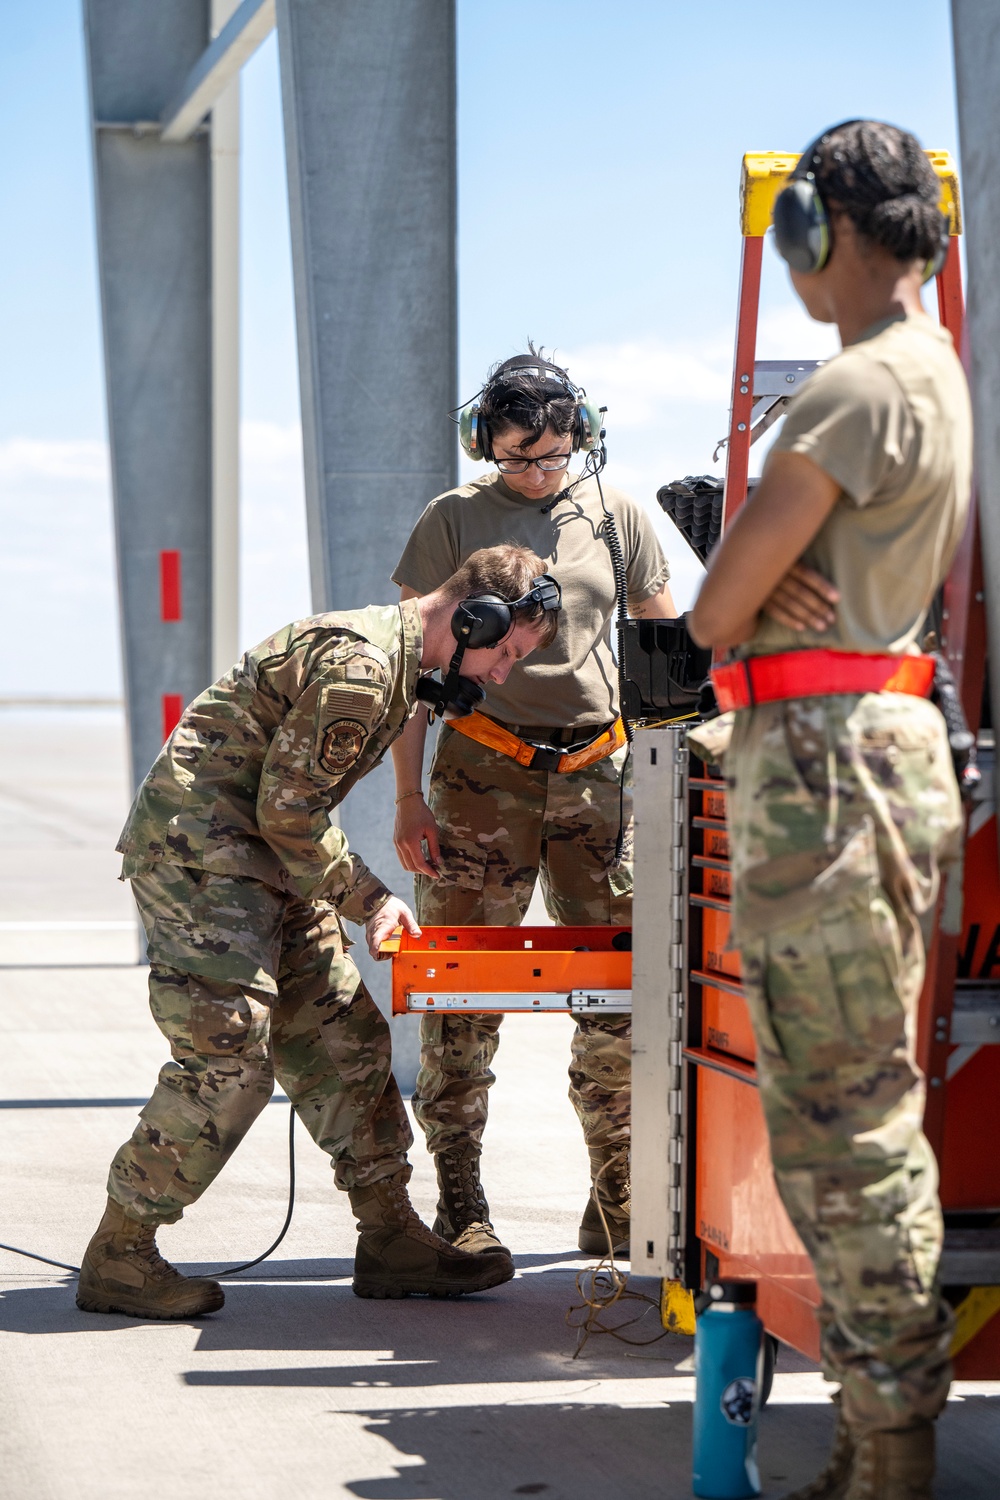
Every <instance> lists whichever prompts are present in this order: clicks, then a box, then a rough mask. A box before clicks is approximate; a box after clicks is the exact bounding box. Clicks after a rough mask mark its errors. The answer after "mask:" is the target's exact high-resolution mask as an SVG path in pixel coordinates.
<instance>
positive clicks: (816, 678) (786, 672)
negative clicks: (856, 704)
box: [710, 650, 934, 713]
mask: <svg viewBox="0 0 1000 1500" xmlns="http://www.w3.org/2000/svg"><path fill="white" fill-rule="evenodd" d="M710 675H711V678H712V686H713V687H714V688H715V696H716V699H717V701H718V704H719V707H720V709H721V710H722V711H723V713H725V712H726V710H727V709H731V708H752V707H753V705H754V704H755V703H777V702H780V701H781V700H783V699H788V698H818V697H827V696H829V695H831V694H834V693H912V694H913V695H914V696H915V697H917V698H926V697H927V696H928V695H929V694H930V692H931V689H932V688H933V686H934V658H933V657H932V656H865V655H862V653H860V652H857V651H824V650H817V651H782V652H779V653H778V654H777V655H775V656H748V657H747V658H746V659H745V660H744V661H733V662H726V663H725V665H724V666H719V667H713V668H712V671H711V674H710Z"/></svg>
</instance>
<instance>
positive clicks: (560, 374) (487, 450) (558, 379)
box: [458, 354, 604, 463]
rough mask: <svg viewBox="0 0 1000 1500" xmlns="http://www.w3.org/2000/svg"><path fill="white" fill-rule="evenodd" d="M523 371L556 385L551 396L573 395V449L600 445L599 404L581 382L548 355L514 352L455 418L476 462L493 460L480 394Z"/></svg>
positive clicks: (589, 450) (461, 438)
mask: <svg viewBox="0 0 1000 1500" xmlns="http://www.w3.org/2000/svg"><path fill="white" fill-rule="evenodd" d="M524 375H533V376H535V377H536V379H538V380H541V381H544V382H545V384H546V385H552V386H553V387H554V388H555V389H553V391H552V392H551V394H552V395H553V396H570V397H572V399H573V403H574V406H575V408H576V410H575V414H574V417H573V426H572V428H571V429H570V433H569V437H570V439H571V442H572V451H573V452H574V453H593V452H595V450H596V449H597V448H598V446H599V445H600V441H601V436H602V428H603V425H604V424H603V421H602V415H601V410H600V408H599V407H598V406H597V405H596V404H595V403H594V402H593V401H591V400H590V399H589V398H588V396H587V392H586V391H585V390H584V389H583V387H582V386H579V385H574V384H573V382H572V380H570V378H569V376H568V375H567V374H566V371H565V370H562V369H560V368H559V366H558V365H554V364H551V363H550V362H549V361H548V360H547V359H539V358H538V356H537V355H535V354H517V355H515V356H514V358H513V359H507V360H504V362H503V364H502V365H501V366H500V368H499V369H498V370H497V371H496V373H495V374H494V375H491V376H490V378H489V380H488V381H487V382H486V384H485V385H484V386H483V388H482V390H481V391H478V392H477V393H476V395H475V396H473V398H472V400H471V401H468V402H466V404H465V406H463V407H462V410H461V412H460V414H459V418H458V438H459V442H460V443H461V444H462V449H463V452H465V453H466V454H468V456H469V458H471V459H473V460H475V461H476V462H478V461H479V460H480V459H485V460H486V462H487V463H495V462H496V460H495V458H494V454H493V434H492V433H491V432H490V424H489V420H488V418H486V417H485V416H484V415H483V410H482V404H481V397H482V396H484V395H485V394H486V392H487V391H490V390H493V389H495V388H496V387H497V386H498V385H513V384H515V383H516V382H517V380H518V378H519V377H521V376H524Z"/></svg>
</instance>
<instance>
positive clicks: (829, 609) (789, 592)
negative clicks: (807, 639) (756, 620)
mask: <svg viewBox="0 0 1000 1500" xmlns="http://www.w3.org/2000/svg"><path fill="white" fill-rule="evenodd" d="M839 598H840V592H839V590H838V589H836V588H834V586H833V584H832V583H828V582H827V580H826V579H825V578H824V577H823V575H822V573H817V572H816V571H815V570H814V569H813V568H807V567H806V566H805V564H804V563H796V564H795V566H794V568H789V570H788V572H787V573H786V574H785V576H784V578H782V580H781V582H780V583H779V584H778V585H777V586H776V588H775V590H774V592H773V594H772V595H771V596H770V598H769V599H768V600H767V601H766V603H765V604H764V613H765V614H766V615H770V616H771V618H772V620H777V622H778V624H779V625H787V626H790V627H791V629H792V630H829V628H830V626H831V625H832V624H833V622H834V620H835V619H836V618H837V613H836V610H835V609H834V605H835V604H836V603H837V601H838V600H839Z"/></svg>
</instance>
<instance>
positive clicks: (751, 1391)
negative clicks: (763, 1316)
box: [692, 1281, 764, 1500]
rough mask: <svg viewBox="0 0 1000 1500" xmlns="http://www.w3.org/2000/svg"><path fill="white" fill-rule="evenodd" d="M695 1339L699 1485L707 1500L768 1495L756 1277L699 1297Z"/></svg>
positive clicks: (718, 1286) (697, 1488)
mask: <svg viewBox="0 0 1000 1500" xmlns="http://www.w3.org/2000/svg"><path fill="white" fill-rule="evenodd" d="M699 1303H700V1304H701V1311H700V1314H699V1317H698V1322H697V1325H696V1329H695V1336H694V1371H695V1397H694V1442H693V1444H692V1447H693V1476H692V1477H693V1488H694V1493H695V1494H696V1495H699V1496H702V1497H703V1500H745V1497H749V1496H752V1495H759V1494H760V1474H759V1472H758V1469H757V1414H758V1412H759V1410H760V1390H761V1380H762V1377H763V1365H764V1358H763V1350H764V1325H763V1323H762V1322H761V1321H760V1319H759V1318H758V1316H757V1311H756V1304H757V1283H756V1282H755V1281H721V1282H716V1283H715V1285H713V1286H710V1287H709V1289H708V1293H707V1296H705V1297H703V1298H699Z"/></svg>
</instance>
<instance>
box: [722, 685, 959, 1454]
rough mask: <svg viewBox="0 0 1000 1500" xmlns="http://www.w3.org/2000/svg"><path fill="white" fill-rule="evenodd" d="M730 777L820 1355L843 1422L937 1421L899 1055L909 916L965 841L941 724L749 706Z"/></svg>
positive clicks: (849, 699)
mask: <svg viewBox="0 0 1000 1500" xmlns="http://www.w3.org/2000/svg"><path fill="white" fill-rule="evenodd" d="M695 738H697V734H696V735H695ZM726 768H727V779H728V783H729V807H728V817H729V823H730V828H731V830H732V836H733V837H732V862H733V941H734V943H736V944H738V946H739V948H740V953H741V956H742V965H743V977H744V984H745V987H746V994H747V1002H748V1004H749V1007H750V1012H751V1019H752V1021H753V1025H754V1032H755V1035H756V1038H757V1046H758V1051H757V1070H758V1077H759V1080H760V1085H761V1102H762V1104H763V1106H764V1112H765V1115H766V1118H767V1122H768V1129H769V1133H770V1137H771V1157H772V1162H773V1165H774V1173H775V1179H776V1181H777V1184H778V1188H779V1191H780V1193H781V1196H782V1199H783V1201H784V1203H785V1206H786V1208H787V1209H788V1212H789V1215H790V1216H791V1219H792V1222H793V1223H794V1225H795V1227H796V1229H797V1230H798V1232H799V1235H800V1237H801V1238H802V1241H803V1243H804V1245H805V1247H806V1249H807V1250H808V1252H809V1255H810V1256H811V1258H812V1260H813V1264H814V1266H815V1268H816V1274H817V1277H818V1279H819V1282H820V1285H821V1287H822V1289H823V1295H824V1303H823V1307H822V1309H821V1313H820V1319H821V1325H822V1337H823V1358H824V1363H825V1365H826V1368H827V1371H828V1374H829V1376H830V1378H831V1379H835V1380H839V1381H840V1382H842V1403H843V1407H842V1409H843V1411H844V1414H845V1417H846V1418H847V1420H848V1421H849V1422H850V1423H851V1424H852V1425H853V1426H855V1427H856V1428H857V1429H859V1430H864V1429H865V1428H867V1427H872V1426H883V1427H888V1426H891V1425H893V1423H896V1424H898V1425H900V1426H903V1425H905V1424H906V1423H907V1422H908V1421H910V1420H912V1416H913V1414H914V1413H917V1414H919V1415H920V1416H924V1417H932V1416H935V1415H936V1414H937V1412H938V1411H939V1410H940V1408H941V1406H942V1405H943V1402H944V1399H945V1397H946V1396H947V1390H948V1379H949V1373H950V1367H949V1364H948V1345H949V1339H950V1333H951V1320H950V1316H949V1314H948V1311H947V1308H946V1305H945V1304H944V1303H943V1302H942V1301H941V1299H940V1297H939V1295H938V1292H937V1289H936V1286H935V1276H936V1272H937V1264H938V1258H939V1256H940V1251H941V1236H942V1231H943V1226H942V1221H941V1210H940V1207H939V1205H938V1201H937V1164H936V1162H935V1160H934V1155H933V1153H932V1151H931V1149H930V1147H929V1146H928V1144H927V1141H926V1139H925V1137H924V1135H923V1132H922V1129H921V1124H922V1120H923V1110H924V1080H923V1077H922V1075H921V1073H920V1072H919V1070H918V1068H917V1066H916V1063H915V1061H914V1052H913V1047H914V1040H915V1034H916V1009H917V1002H918V1000H919V998H920V989H921V984H922V980H923V972H924V945H923V940H922V935H921V928H920V918H921V917H922V916H923V915H924V914H926V913H929V912H932V911H933V909H934V906H935V903H936V900H937V895H938V888H939V882H940V868H941V865H942V863H943V862H945V861H948V860H952V859H954V858H955V857H957V855H958V853H959V850H960V846H961V830H962V816H961V806H960V802H959V796H958V788H957V785H956V782H955V775H954V771H953V769H952V765H951V757H950V752H949V748H948V742H947V735H946V732H945V728H944V722H943V720H942V718H941V715H940V714H939V712H938V710H937V709H936V708H935V707H934V706H933V705H932V704H930V703H928V702H926V701H925V700H923V699H919V698H912V697H908V696H904V695H902V694H898V693H880V694H875V693H870V694H866V695H864V696H860V697H859V696H857V695H842V696H837V697H825V698H811V699H803V700H800V701H798V702H794V701H793V702H786V703H771V704H764V705H761V706H759V707H757V708H755V709H753V710H751V711H748V712H742V713H739V714H737V715H736V723H735V728H734V733H733V739H732V744H731V746H730V748H729V750H728V752H727V754H726ZM873 1351H878V1353H877V1358H876V1357H873Z"/></svg>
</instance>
